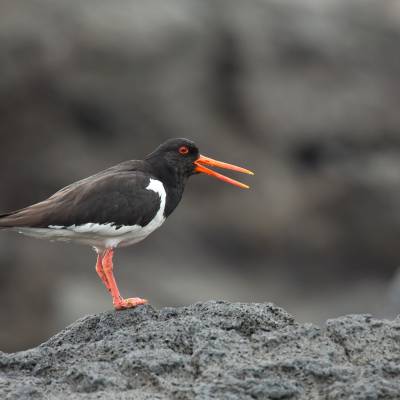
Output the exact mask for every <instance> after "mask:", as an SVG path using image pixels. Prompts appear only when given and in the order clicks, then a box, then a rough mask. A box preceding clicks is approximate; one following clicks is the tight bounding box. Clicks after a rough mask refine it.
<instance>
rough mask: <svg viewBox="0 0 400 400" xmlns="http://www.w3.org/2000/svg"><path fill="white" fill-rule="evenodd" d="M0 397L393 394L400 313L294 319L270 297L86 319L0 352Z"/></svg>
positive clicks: (399, 362)
mask: <svg viewBox="0 0 400 400" xmlns="http://www.w3.org/2000/svg"><path fill="white" fill-rule="evenodd" d="M0 397H1V398H2V399H65V398H68V399H135V400H137V399H138V400H141V399H204V400H205V399H232V400H233V399H241V400H242V399H307V400H310V399H329V400H335V399H360V400H361V399H399V398H400V319H399V318H397V319H395V320H393V321H387V320H376V319H374V318H372V317H371V316H369V315H352V316H346V317H342V318H337V319H332V320H329V321H328V322H327V325H326V329H322V328H319V327H318V326H315V325H312V324H300V323H297V322H296V321H295V320H294V319H293V318H292V317H291V316H290V315H289V314H288V313H287V312H286V311H284V310H283V309H281V308H279V307H276V306H274V305H273V304H270V303H266V304H245V303H227V302H219V301H209V302H206V303H197V304H194V305H191V306H188V307H183V308H164V309H162V310H155V309H154V308H152V307H151V306H141V307H137V308H135V309H131V310H127V311H123V312H114V311H108V312H104V313H102V314H98V315H92V316H87V317H84V318H82V319H80V320H78V321H77V322H75V323H74V324H72V325H70V326H69V327H67V328H66V329H64V330H63V331H62V332H60V333H58V334H57V335H55V336H54V337H52V338H51V339H49V340H48V341H47V342H46V343H44V344H42V345H40V346H38V347H36V348H33V349H31V350H27V351H23V352H19V353H13V354H6V353H0Z"/></svg>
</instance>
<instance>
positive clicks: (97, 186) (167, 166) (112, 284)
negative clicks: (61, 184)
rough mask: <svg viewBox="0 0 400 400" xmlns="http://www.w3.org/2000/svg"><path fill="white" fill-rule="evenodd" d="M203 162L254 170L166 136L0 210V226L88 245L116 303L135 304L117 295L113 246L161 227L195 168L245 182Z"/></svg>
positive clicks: (120, 306) (136, 299)
mask: <svg viewBox="0 0 400 400" xmlns="http://www.w3.org/2000/svg"><path fill="white" fill-rule="evenodd" d="M206 165H207V166H214V167H220V168H225V169H229V170H233V171H237V172H243V173H245V174H250V175H253V173H252V172H251V171H249V170H247V169H244V168H241V167H237V166H235V165H232V164H227V163H223V162H220V161H216V160H213V159H212V158H208V157H205V156H202V155H200V154H199V150H198V148H197V146H196V145H195V144H194V143H193V142H192V141H190V140H187V139H170V140H167V141H166V142H165V143H163V144H162V145H160V146H159V147H158V148H157V149H156V150H155V151H154V152H153V153H151V154H149V155H148V156H147V157H146V158H145V159H144V160H130V161H125V162H122V163H121V164H118V165H115V166H113V167H111V168H108V169H106V170H104V171H101V172H99V173H97V174H95V175H92V176H89V177H88V178H86V179H83V180H80V181H78V182H75V183H72V184H71V185H69V186H66V187H65V188H63V189H61V190H59V191H58V192H56V193H55V194H53V195H52V196H51V197H49V198H48V199H47V200H44V201H41V202H40V203H36V204H33V205H31V206H29V207H26V208H23V209H20V210H17V211H13V212H9V213H6V214H2V215H0V228H3V229H11V230H14V231H17V232H19V233H22V234H24V235H29V236H33V237H36V238H44V239H50V240H61V241H66V242H75V243H82V244H86V245H90V246H92V247H93V248H94V250H95V251H96V252H97V263H96V271H97V273H98V275H99V277H100V278H101V280H102V281H103V283H104V285H105V286H106V288H107V289H108V291H109V292H110V294H111V296H112V299H113V305H114V307H115V309H117V310H121V309H125V308H131V307H135V306H137V305H139V304H144V303H146V302H147V301H146V300H145V299H141V298H139V297H134V298H128V299H124V298H122V297H121V295H120V293H119V290H118V287H117V284H116V281H115V278H114V275H113V261H112V259H113V254H114V249H116V248H117V247H124V246H129V245H132V244H135V243H138V242H140V241H141V240H143V239H145V238H146V237H147V236H148V235H149V234H150V233H151V232H153V231H154V230H155V229H157V228H159V227H160V226H161V225H162V224H163V223H164V221H165V219H166V218H167V217H168V216H169V215H170V214H171V213H172V211H173V210H174V209H175V207H176V206H177V205H178V203H179V201H180V200H181V197H182V194H183V190H184V188H185V184H186V182H187V179H188V178H189V177H190V176H191V175H193V174H197V173H204V174H207V175H211V176H214V177H215V178H218V179H220V180H222V181H225V182H228V183H231V184H233V185H236V186H239V187H241V188H248V186H247V185H244V184H243V183H240V182H238V181H235V180H233V179H231V178H228V177H226V176H224V175H221V174H219V173H217V172H215V171H213V170H210V169H208V168H207V167H206Z"/></svg>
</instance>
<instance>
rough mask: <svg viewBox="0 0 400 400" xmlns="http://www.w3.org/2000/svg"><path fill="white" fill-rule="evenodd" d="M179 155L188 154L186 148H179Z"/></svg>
mask: <svg viewBox="0 0 400 400" xmlns="http://www.w3.org/2000/svg"><path fill="white" fill-rule="evenodd" d="M179 153H181V154H183V155H185V154H187V153H189V149H188V148H187V147H186V146H181V147H179Z"/></svg>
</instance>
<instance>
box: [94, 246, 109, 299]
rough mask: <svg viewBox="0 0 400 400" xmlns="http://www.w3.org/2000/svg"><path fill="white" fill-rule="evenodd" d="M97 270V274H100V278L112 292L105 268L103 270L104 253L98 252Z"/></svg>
mask: <svg viewBox="0 0 400 400" xmlns="http://www.w3.org/2000/svg"><path fill="white" fill-rule="evenodd" d="M96 272H97V275H99V277H100V279H101V280H102V281H103V283H104V286H105V287H106V288H107V290H108V291H109V292H110V293H111V289H110V285H109V284H108V280H107V277H106V274H105V273H104V270H103V254H100V253H98V254H97V261H96Z"/></svg>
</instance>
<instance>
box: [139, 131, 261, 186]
mask: <svg viewBox="0 0 400 400" xmlns="http://www.w3.org/2000/svg"><path fill="white" fill-rule="evenodd" d="M146 159H147V160H151V161H152V163H153V164H154V163H157V164H159V168H160V167H162V165H163V167H164V168H168V169H169V170H173V171H175V173H177V174H178V175H180V176H183V178H185V179H187V178H188V177H189V176H191V175H193V174H199V173H202V174H207V175H210V176H213V177H215V178H217V179H220V180H221V181H224V182H228V183H230V184H232V185H235V186H238V187H240V188H244V189H248V188H249V186H247V185H245V184H243V183H241V182H238V181H236V180H234V179H231V178H228V177H227V176H225V175H222V174H220V173H218V172H215V171H213V170H211V169H209V168H207V167H208V166H211V167H217V168H223V169H229V170H232V171H236V172H242V173H244V174H249V175H254V173H253V172H251V171H249V170H248V169H245V168H242V167H238V166H236V165H232V164H228V163H225V162H221V161H217V160H214V159H212V158H209V157H206V156H203V155H201V154H200V153H199V149H198V147H197V146H196V145H195V143H194V142H192V141H191V140H188V139H183V138H182V139H169V140H167V141H166V142H164V143H163V144H161V145H160V146H159V147H158V148H157V149H156V150H155V151H154V152H153V153H151V154H149V155H148V156H147V157H146ZM161 164H162V165H161ZM206 166H207V167H206Z"/></svg>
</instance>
